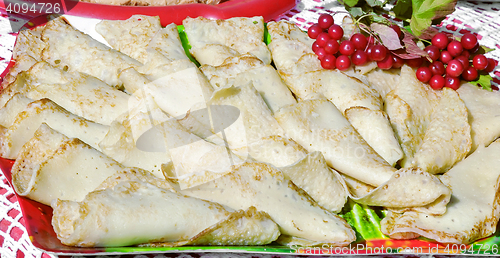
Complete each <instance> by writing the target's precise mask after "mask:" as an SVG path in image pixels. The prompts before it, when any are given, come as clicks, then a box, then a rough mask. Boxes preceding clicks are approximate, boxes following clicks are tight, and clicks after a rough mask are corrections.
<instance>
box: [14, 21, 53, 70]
mask: <svg viewBox="0 0 500 258" xmlns="http://www.w3.org/2000/svg"><path fill="white" fill-rule="evenodd" d="M44 29H45V27H44V26H38V27H35V28H33V29H29V30H28V29H26V30H21V31H20V32H19V34H18V35H17V38H16V44H15V45H14V49H13V50H12V59H14V60H17V59H19V57H20V56H21V55H24V54H26V55H29V56H31V57H32V58H33V59H35V60H37V61H41V60H42V57H41V55H42V51H43V49H44V48H45V47H47V44H46V43H45V42H44V41H43V40H42V31H43V30H44Z"/></svg>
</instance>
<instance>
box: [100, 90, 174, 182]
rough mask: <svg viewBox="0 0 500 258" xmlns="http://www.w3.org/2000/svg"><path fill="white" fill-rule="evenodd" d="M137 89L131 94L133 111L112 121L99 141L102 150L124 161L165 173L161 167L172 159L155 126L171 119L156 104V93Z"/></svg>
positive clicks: (157, 172)
mask: <svg viewBox="0 0 500 258" xmlns="http://www.w3.org/2000/svg"><path fill="white" fill-rule="evenodd" d="M141 93H143V92H142V91H136V92H135V94H134V95H132V96H131V97H130V98H129V103H128V106H129V111H128V113H126V114H125V115H124V118H120V119H118V120H119V121H115V122H113V123H112V124H111V125H110V129H109V131H108V133H107V134H106V136H105V137H104V138H103V139H102V141H101V142H99V147H100V149H101V151H102V152H103V153H104V154H106V155H108V156H109V157H111V158H113V159H115V160H116V161H118V162H120V163H121V164H123V165H125V166H129V167H138V168H142V169H145V170H148V171H151V172H152V173H153V174H155V175H157V176H158V177H163V174H162V173H161V170H160V167H161V164H162V163H166V162H169V161H170V155H169V154H168V152H167V150H166V148H165V146H164V142H163V136H161V135H159V132H157V131H155V129H156V128H155V127H156V126H158V125H160V124H161V123H163V122H164V121H166V120H168V119H170V116H168V115H167V114H165V113H164V112H163V111H162V110H161V109H160V108H159V107H158V105H156V102H154V100H153V99H152V96H150V95H147V94H141Z"/></svg>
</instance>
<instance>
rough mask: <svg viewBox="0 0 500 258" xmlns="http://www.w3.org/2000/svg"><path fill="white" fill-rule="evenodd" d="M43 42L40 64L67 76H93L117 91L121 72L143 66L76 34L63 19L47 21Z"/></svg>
mask: <svg viewBox="0 0 500 258" xmlns="http://www.w3.org/2000/svg"><path fill="white" fill-rule="evenodd" d="M42 40H43V41H44V42H45V43H46V44H47V47H46V48H45V49H44V50H43V52H42V60H44V61H46V62H48V63H50V64H51V65H53V66H55V67H60V68H61V69H67V71H69V72H75V71H78V72H81V73H86V74H89V75H92V76H94V77H97V78H99V79H100V80H102V81H104V82H105V83H107V84H109V85H111V86H114V87H117V88H120V87H121V85H122V82H121V81H120V80H119V79H118V74H119V73H120V71H121V70H123V69H127V68H129V67H139V66H141V65H142V64H141V63H140V62H139V61H137V60H135V59H133V58H131V57H129V56H127V55H125V54H123V53H121V52H119V51H116V50H113V49H111V48H109V47H108V46H106V45H104V44H102V43H100V42H98V41H96V40H94V39H93V38H92V37H90V36H89V35H86V34H84V33H82V32H81V31H78V30H76V29H75V28H73V27H72V26H71V25H69V24H68V22H67V21H66V20H65V19H64V18H57V19H54V20H51V21H49V22H48V23H47V25H45V29H44V30H43V32H42Z"/></svg>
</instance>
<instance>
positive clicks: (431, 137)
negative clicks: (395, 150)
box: [412, 88, 472, 174]
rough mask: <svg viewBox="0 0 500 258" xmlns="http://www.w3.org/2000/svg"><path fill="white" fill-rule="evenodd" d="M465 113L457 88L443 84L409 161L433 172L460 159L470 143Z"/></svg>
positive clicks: (446, 169) (440, 171) (439, 171)
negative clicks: (421, 139) (415, 151)
mask: <svg viewBox="0 0 500 258" xmlns="http://www.w3.org/2000/svg"><path fill="white" fill-rule="evenodd" d="M467 117H468V114H467V108H466V107H465V104H464V102H463V101H462V100H461V99H460V97H459V96H458V94H457V92H456V91H454V90H452V89H449V88H444V89H443V90H442V92H441V98H440V100H439V103H438V104H437V106H436V109H435V110H434V112H432V115H431V121H430V123H429V126H428V127H427V130H426V131H425V136H424V139H423V141H422V145H421V146H420V148H419V149H418V150H417V153H415V156H414V157H413V162H412V165H413V166H418V167H420V168H422V169H423V170H425V171H427V172H429V173H431V174H437V173H444V172H446V171H448V170H449V169H450V168H451V167H452V166H453V165H455V163H457V162H458V161H460V160H462V159H464V158H465V156H466V155H467V154H468V153H469V152H470V149H471V145H472V140H471V134H470V125H469V122H468V119H467Z"/></svg>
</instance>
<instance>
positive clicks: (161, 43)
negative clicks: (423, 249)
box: [147, 23, 189, 61]
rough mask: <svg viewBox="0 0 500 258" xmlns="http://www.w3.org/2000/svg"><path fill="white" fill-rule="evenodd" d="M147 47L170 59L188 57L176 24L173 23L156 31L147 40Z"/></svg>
mask: <svg viewBox="0 0 500 258" xmlns="http://www.w3.org/2000/svg"><path fill="white" fill-rule="evenodd" d="M147 49H148V50H154V51H157V52H158V53H160V54H162V55H163V56H165V57H166V58H168V59H169V60H172V61H175V60H181V59H186V60H187V59H189V58H188V57H187V55H186V52H185V50H184V48H183V47H182V42H181V38H180V37H179V31H178V29H177V25H176V24H174V23H171V24H169V25H167V26H166V27H165V28H162V29H161V30H159V31H158V32H156V34H155V35H154V36H153V38H152V39H151V41H150V42H149V44H148V48H147Z"/></svg>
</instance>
